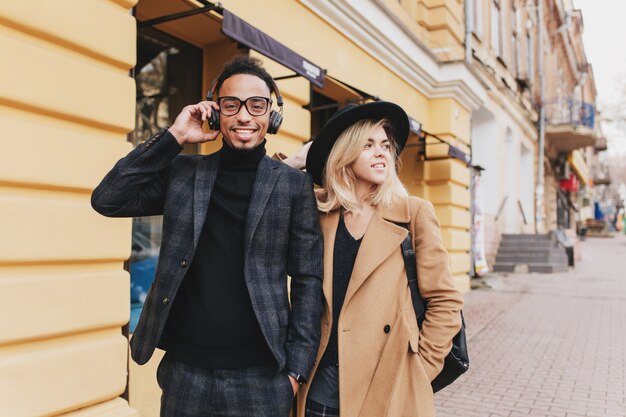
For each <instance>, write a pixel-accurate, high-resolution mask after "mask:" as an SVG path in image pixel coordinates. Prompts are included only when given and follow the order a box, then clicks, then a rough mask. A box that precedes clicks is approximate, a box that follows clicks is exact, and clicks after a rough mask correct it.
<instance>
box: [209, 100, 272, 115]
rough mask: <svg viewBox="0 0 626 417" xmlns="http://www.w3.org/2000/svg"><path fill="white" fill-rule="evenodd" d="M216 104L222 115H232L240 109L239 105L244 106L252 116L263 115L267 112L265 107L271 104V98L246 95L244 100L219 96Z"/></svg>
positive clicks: (267, 107)
mask: <svg viewBox="0 0 626 417" xmlns="http://www.w3.org/2000/svg"><path fill="white" fill-rule="evenodd" d="M217 104H219V106H220V113H222V114H223V115H224V116H234V115H236V114H237V113H239V110H241V105H242V104H243V105H244V106H246V110H248V113H250V115H252V116H263V115H264V114H265V113H267V109H269V108H270V107H271V106H272V100H271V99H269V98H267V97H260V96H254V97H248V98H247V99H245V100H240V99H239V98H237V97H231V96H226V97H220V98H219V99H218V102H217Z"/></svg>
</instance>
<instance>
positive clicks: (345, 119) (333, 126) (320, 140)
mask: <svg viewBox="0 0 626 417" xmlns="http://www.w3.org/2000/svg"><path fill="white" fill-rule="evenodd" d="M382 119H387V120H389V121H390V122H391V127H392V130H393V138H390V139H393V141H394V142H395V148H396V150H397V152H398V154H400V152H401V151H402V149H403V148H404V145H405V144H406V141H407V139H408V137H409V116H408V115H407V114H406V112H405V111H404V110H402V107H400V106H398V105H397V104H394V103H390V102H388V101H375V102H372V103H366V104H361V105H357V104H348V105H347V106H345V107H344V108H342V109H341V110H339V111H337V112H336V113H335V114H333V115H332V116H331V118H330V119H328V122H326V124H325V125H324V126H323V127H322V129H321V130H320V131H319V133H318V134H317V136H316V137H315V139H314V140H313V143H312V144H311V148H310V149H309V152H308V154H307V157H306V170H307V172H309V173H310V174H311V175H312V176H313V181H315V183H316V184H317V185H323V183H324V177H323V174H324V167H325V166H326V160H327V159H328V155H329V154H330V151H331V149H332V148H333V145H335V142H336V141H337V138H338V137H339V136H340V135H341V134H342V133H343V131H344V130H346V129H347V128H348V127H350V126H352V125H353V124H355V123H356V122H358V121H360V120H376V121H378V120H382Z"/></svg>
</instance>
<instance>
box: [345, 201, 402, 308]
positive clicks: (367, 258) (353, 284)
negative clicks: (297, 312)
mask: <svg viewBox="0 0 626 417" xmlns="http://www.w3.org/2000/svg"><path fill="white" fill-rule="evenodd" d="M409 221H410V215H409V204H408V199H406V198H397V199H396V200H395V201H394V202H393V203H392V204H391V206H390V207H388V208H382V207H378V208H377V209H376V212H375V213H374V216H372V220H371V221H370V224H369V226H368V227H367V230H366V232H365V235H364V236H363V241H362V242H361V247H360V248H359V252H358V253H357V256H356V260H355V262H354V269H353V270H352V275H351V276H350V283H349V284H348V290H347V292H346V298H345V300H344V303H343V305H344V308H345V306H347V305H348V303H349V302H350V299H351V298H352V297H353V296H354V294H355V293H356V292H357V291H358V289H359V288H360V287H361V286H362V285H363V283H365V281H367V279H368V278H369V277H370V276H371V275H372V273H373V272H374V270H376V268H378V266H379V265H380V264H382V263H383V262H384V261H385V260H386V259H387V258H389V256H391V255H392V254H393V253H394V252H395V251H399V250H400V244H401V243H402V241H403V240H404V238H405V237H406V235H407V233H408V232H407V230H406V229H405V228H404V227H402V226H399V225H397V224H396V223H408V222H409Z"/></svg>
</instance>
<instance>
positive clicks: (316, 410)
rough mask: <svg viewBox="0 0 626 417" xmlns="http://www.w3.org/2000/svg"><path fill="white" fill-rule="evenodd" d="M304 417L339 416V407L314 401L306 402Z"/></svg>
mask: <svg viewBox="0 0 626 417" xmlns="http://www.w3.org/2000/svg"><path fill="white" fill-rule="evenodd" d="M305 413H306V416H305V417H339V409H338V408H333V407H327V406H325V405H323V404H320V403H317V402H315V401H311V400H308V401H307V402H306V411H305Z"/></svg>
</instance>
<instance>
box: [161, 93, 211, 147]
mask: <svg viewBox="0 0 626 417" xmlns="http://www.w3.org/2000/svg"><path fill="white" fill-rule="evenodd" d="M212 111H219V106H218V105H217V103H216V102H214V101H201V102H200V103H198V104H190V105H189V106H185V107H183V110H182V111H181V112H180V114H179V115H178V116H177V117H176V120H175V121H174V124H173V125H172V126H171V127H170V128H169V131H170V133H171V134H172V135H174V137H175V138H176V140H177V141H178V143H180V144H181V145H182V144H184V143H204V142H209V141H212V140H215V139H216V138H217V135H219V133H220V132H219V130H214V131H210V132H209V133H206V132H205V131H204V129H203V128H202V125H203V124H204V122H205V121H207V120H209V118H210V117H211V112H212Z"/></svg>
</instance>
